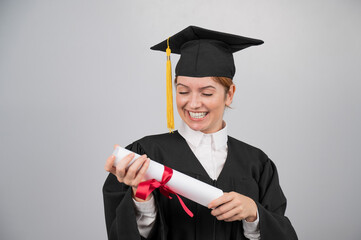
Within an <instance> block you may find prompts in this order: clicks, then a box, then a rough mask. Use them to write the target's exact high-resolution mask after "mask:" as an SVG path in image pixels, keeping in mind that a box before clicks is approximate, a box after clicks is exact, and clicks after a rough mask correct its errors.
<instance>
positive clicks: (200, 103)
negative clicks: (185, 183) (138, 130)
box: [103, 26, 297, 240]
mask: <svg viewBox="0 0 361 240" xmlns="http://www.w3.org/2000/svg"><path fill="white" fill-rule="evenodd" d="M262 43H263V42H262V41H261V40H257V39H251V38H245V37H241V36H236V35H232V34H226V33H221V32H215V31H211V30H207V29H203V28H199V27H194V26H190V27H188V28H186V29H184V30H183V31H181V32H179V33H177V34H176V35H174V36H172V37H170V38H169V40H168V41H167V40H166V41H163V42H162V43H160V44H158V45H156V46H154V47H152V49H154V50H161V51H166V49H167V48H168V47H170V49H172V52H174V53H178V54H181V57H180V60H179V62H178V64H177V66H176V76H177V77H176V79H175V84H176V103H177V110H178V113H179V115H180V117H181V119H182V124H181V126H180V128H179V129H178V131H175V132H173V133H167V134H160V135H153V136H147V137H144V138H142V139H140V140H138V141H135V142H134V143H132V144H131V145H129V146H128V147H127V148H128V149H129V150H131V151H133V152H137V153H138V154H143V155H142V156H141V157H140V158H138V159H137V160H136V161H135V162H134V163H133V164H132V165H131V166H130V167H129V168H128V169H127V168H126V166H127V165H128V163H129V162H130V160H131V159H132V158H133V157H134V156H133V155H132V154H130V155H128V156H127V157H125V158H124V159H122V160H121V161H120V163H119V164H118V165H117V166H116V167H113V163H114V156H111V157H109V158H108V159H107V162H106V164H105V169H106V170H107V171H108V172H110V174H109V176H108V178H107V180H106V182H105V184H104V187H103V193H104V206H105V215H106V224H107V231H108V237H109V239H127V240H128V239H129V240H131V239H164V240H165V239H172V240H174V239H187V240H193V239H200V240H203V239H207V240H208V239H221V240H223V239H278V240H279V239H297V236H296V233H295V231H294V229H293V227H292V225H291V223H290V221H289V220H288V219H287V217H285V216H284V212H285V208H286V199H285V197H284V195H283V193H282V190H281V188H280V186H279V183H278V175H277V170H276V167H275V165H274V164H273V162H272V161H271V160H270V159H269V158H268V157H267V155H266V154H265V153H263V152H262V151H261V150H259V149H258V148H255V147H253V146H250V145H248V144H246V143H243V142H241V141H239V140H236V139H234V138H232V137H229V136H227V126H226V123H225V122H224V121H223V114H224V110H225V108H226V107H228V106H229V105H230V104H231V103H232V99H233V96H234V93H235V90H236V87H235V85H234V84H233V82H232V78H233V76H234V73H235V67H234V62H233V55H232V53H234V52H236V51H239V50H242V49H244V48H246V47H249V46H252V45H259V44H262ZM168 51H169V50H168ZM168 55H169V52H168ZM148 157H149V158H151V159H153V160H156V161H159V162H160V163H162V164H164V165H165V166H168V167H170V168H172V169H176V170H178V171H180V172H183V173H185V174H187V175H189V176H192V177H194V178H197V179H199V180H201V181H203V182H206V183H208V184H211V185H214V186H216V187H218V188H220V189H222V190H223V191H224V195H223V196H221V197H219V198H218V199H215V200H213V201H212V202H211V203H209V205H208V208H206V207H203V206H201V205H199V204H197V203H195V202H192V201H190V200H188V199H183V200H184V202H185V204H186V205H187V206H188V208H189V209H190V210H191V211H192V212H193V213H194V214H195V216H194V218H190V217H189V216H188V215H187V214H186V213H185V212H184V211H183V209H182V207H181V206H180V204H179V203H178V202H177V201H175V200H170V199H168V198H165V197H164V196H162V195H161V194H159V192H158V191H154V192H153V193H152V194H150V195H149V196H148V197H147V198H146V199H145V200H143V199H139V198H137V197H136V196H135V193H136V191H137V186H138V184H139V183H140V182H141V181H142V179H143V178H144V174H145V172H146V170H147V168H148V166H149V158H148Z"/></svg>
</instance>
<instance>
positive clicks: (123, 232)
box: [103, 143, 159, 240]
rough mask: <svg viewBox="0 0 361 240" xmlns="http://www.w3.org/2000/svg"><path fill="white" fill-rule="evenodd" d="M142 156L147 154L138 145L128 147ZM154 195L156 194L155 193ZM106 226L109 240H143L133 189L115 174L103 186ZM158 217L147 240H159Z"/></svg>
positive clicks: (110, 175) (109, 176)
mask: <svg viewBox="0 0 361 240" xmlns="http://www.w3.org/2000/svg"><path fill="white" fill-rule="evenodd" d="M126 148H127V149H128V150H131V151H133V152H136V153H138V154H140V155H142V154H145V152H144V150H143V149H142V147H141V146H140V144H138V143H133V144H131V145H129V146H127V147H126ZM154 195H156V192H155V191H154ZM103 200H104V213H105V224H106V229H107V234H108V239H109V240H123V239H124V240H143V239H146V238H144V237H142V236H141V235H140V233H139V231H138V225H137V222H136V213H135V209H134V203H133V199H132V189H131V188H130V187H129V186H127V185H126V184H123V183H120V182H119V181H118V180H117V178H116V177H115V176H114V175H113V174H111V173H110V174H109V175H108V177H107V179H106V180H105V183H104V186H103ZM158 222H159V219H158V216H157V218H156V220H155V224H154V226H153V229H152V231H151V232H150V234H149V236H148V238H147V239H158V236H156V235H157V234H155V233H156V232H157V231H156V230H155V229H156V228H157V227H158V226H159V224H158Z"/></svg>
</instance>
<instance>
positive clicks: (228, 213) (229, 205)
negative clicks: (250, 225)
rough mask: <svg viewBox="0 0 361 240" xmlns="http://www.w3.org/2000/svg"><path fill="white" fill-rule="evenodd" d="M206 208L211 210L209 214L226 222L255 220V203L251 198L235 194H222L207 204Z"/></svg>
mask: <svg viewBox="0 0 361 240" xmlns="http://www.w3.org/2000/svg"><path fill="white" fill-rule="evenodd" d="M208 208H213V210H212V212H211V214H212V215H213V216H215V217H216V218H217V219H218V220H224V221H226V222H232V221H237V220H238V221H240V220H242V219H246V221H247V222H254V221H255V220H256V219H257V205H256V203H255V202H254V201H253V200H252V199H251V198H249V197H247V196H244V195H242V194H239V193H236V192H229V193H224V194H223V195H222V196H221V197H219V198H217V199H215V200H213V201H212V202H211V203H210V204H208Z"/></svg>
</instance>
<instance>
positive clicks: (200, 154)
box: [133, 121, 260, 240]
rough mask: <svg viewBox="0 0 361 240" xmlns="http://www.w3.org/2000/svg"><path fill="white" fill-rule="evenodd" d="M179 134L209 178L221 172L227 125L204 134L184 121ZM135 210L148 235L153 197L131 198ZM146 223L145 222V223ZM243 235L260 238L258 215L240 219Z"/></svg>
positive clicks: (152, 221)
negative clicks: (251, 220) (144, 198)
mask: <svg viewBox="0 0 361 240" xmlns="http://www.w3.org/2000/svg"><path fill="white" fill-rule="evenodd" d="M178 132H179V134H180V135H181V136H182V137H183V138H184V139H185V140H186V142H187V144H188V145H189V147H190V149H191V150H192V151H193V153H194V155H195V156H196V157H197V159H198V161H199V162H200V163H201V164H202V166H203V168H204V169H205V170H206V172H207V174H208V175H209V177H210V178H212V179H214V180H216V179H217V178H218V176H219V174H220V173H221V171H222V169H223V166H224V163H225V162H226V158H227V151H228V146H227V141H228V136H227V125H226V123H225V122H223V128H222V129H221V130H219V131H218V132H215V133H210V134H205V133H202V132H200V131H194V130H193V129H191V128H190V127H189V126H188V125H187V124H186V123H185V122H184V121H182V122H181V125H180V127H179V129H178ZM133 201H134V203H135V210H136V220H137V224H138V229H139V232H140V234H141V235H142V236H143V237H145V238H146V237H148V235H149V233H150V230H151V229H152V227H153V225H154V221H155V218H156V213H157V209H156V207H155V203H154V198H153V197H152V198H151V199H150V200H149V201H147V202H137V201H135V200H134V199H133ZM145 223H146V224H145ZM242 224H243V230H244V236H245V237H246V238H248V239H251V240H253V239H260V230H259V217H258V210H257V219H256V221H254V222H247V221H246V220H242Z"/></svg>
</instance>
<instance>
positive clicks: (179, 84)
mask: <svg viewBox="0 0 361 240" xmlns="http://www.w3.org/2000/svg"><path fill="white" fill-rule="evenodd" d="M178 86H183V87H186V88H189V87H188V86H186V85H184V84H181V83H177V85H176V87H178ZM206 88H214V89H216V88H215V87H214V86H212V85H208V86H205V87H201V88H199V89H200V90H203V89H206Z"/></svg>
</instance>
